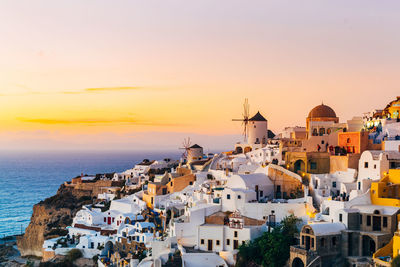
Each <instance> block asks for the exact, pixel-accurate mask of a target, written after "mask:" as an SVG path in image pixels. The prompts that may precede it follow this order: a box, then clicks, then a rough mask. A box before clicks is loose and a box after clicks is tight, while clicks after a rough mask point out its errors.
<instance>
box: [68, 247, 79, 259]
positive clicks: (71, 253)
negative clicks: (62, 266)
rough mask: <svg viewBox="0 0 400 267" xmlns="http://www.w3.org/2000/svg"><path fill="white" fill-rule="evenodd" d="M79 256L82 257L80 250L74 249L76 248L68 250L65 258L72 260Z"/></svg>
mask: <svg viewBox="0 0 400 267" xmlns="http://www.w3.org/2000/svg"><path fill="white" fill-rule="evenodd" d="M81 257H82V251H80V250H79V249H76V248H74V249H71V250H70V251H68V253H67V256H66V258H67V260H68V261H70V262H74V261H76V260H77V259H79V258H81Z"/></svg>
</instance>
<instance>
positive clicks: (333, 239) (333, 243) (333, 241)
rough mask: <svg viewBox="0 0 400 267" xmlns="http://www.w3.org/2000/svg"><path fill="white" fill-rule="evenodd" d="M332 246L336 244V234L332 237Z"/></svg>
mask: <svg viewBox="0 0 400 267" xmlns="http://www.w3.org/2000/svg"><path fill="white" fill-rule="evenodd" d="M332 246H336V236H334V237H332Z"/></svg>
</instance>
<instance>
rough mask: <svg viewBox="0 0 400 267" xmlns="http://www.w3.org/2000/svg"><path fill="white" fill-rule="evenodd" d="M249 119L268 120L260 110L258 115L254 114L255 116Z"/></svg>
mask: <svg viewBox="0 0 400 267" xmlns="http://www.w3.org/2000/svg"><path fill="white" fill-rule="evenodd" d="M249 121H267V120H266V119H265V118H264V116H263V115H261V113H260V112H259V111H258V112H257V114H256V115H254V116H253V117H251V118H250V119H249Z"/></svg>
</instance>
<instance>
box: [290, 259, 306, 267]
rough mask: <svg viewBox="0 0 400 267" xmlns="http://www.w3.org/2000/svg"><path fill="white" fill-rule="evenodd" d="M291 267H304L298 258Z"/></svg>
mask: <svg viewBox="0 0 400 267" xmlns="http://www.w3.org/2000/svg"><path fill="white" fill-rule="evenodd" d="M292 267H304V263H303V261H302V260H301V259H300V258H298V257H297V258H295V259H294V260H293V262H292Z"/></svg>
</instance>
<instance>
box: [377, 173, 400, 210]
mask: <svg viewBox="0 0 400 267" xmlns="http://www.w3.org/2000/svg"><path fill="white" fill-rule="evenodd" d="M371 203H372V204H374V205H382V206H393V207H400V170H399V169H390V170H389V172H388V173H387V174H385V175H384V176H383V177H382V179H381V180H380V181H379V182H373V183H371Z"/></svg>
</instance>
